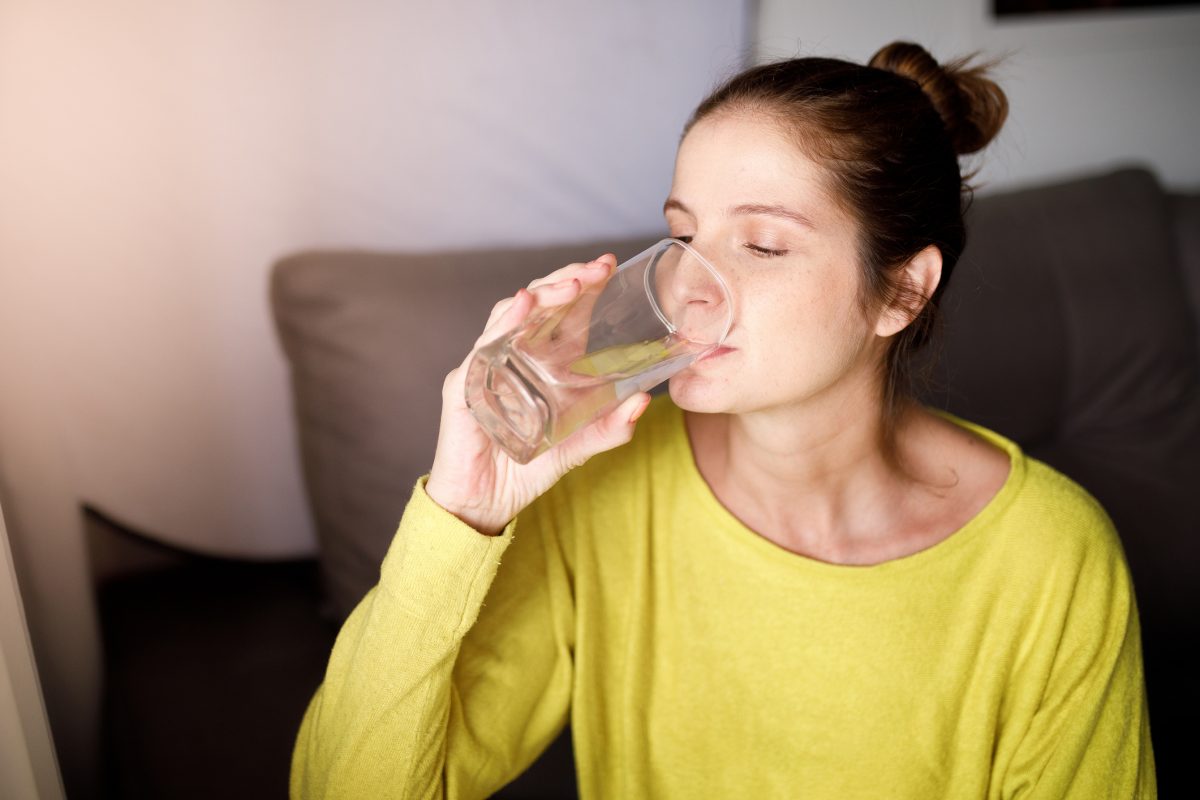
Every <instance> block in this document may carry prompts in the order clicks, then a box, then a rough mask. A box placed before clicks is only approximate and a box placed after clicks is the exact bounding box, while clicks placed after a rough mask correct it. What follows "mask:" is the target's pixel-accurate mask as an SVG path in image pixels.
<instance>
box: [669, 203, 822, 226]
mask: <svg viewBox="0 0 1200 800" xmlns="http://www.w3.org/2000/svg"><path fill="white" fill-rule="evenodd" d="M672 209H674V210H676V211H682V212H683V213H685V214H692V211H691V209H689V208H688V207H687V206H685V205H684V204H683V203H682V202H680V201H679V200H676V199H675V198H674V197H668V198H667V202H665V203H663V213H664V214H665V213H667V212H668V211H670V210H672ZM729 214H731V215H735V214H765V215H766V216H769V217H780V218H782V219H787V220H791V221H792V222H796V223H799V224H800V225H803V226H805V227H806V228H815V227H816V226H815V225H813V224H812V220H810V219H809V218H808V217H806V216H804V215H803V214H800V213H798V212H796V211H792V210H791V209H790V208H785V207H784V206H781V205H760V204H757V203H743V204H742V205H740V206H734V207H733V208H731V209H729ZM692 216H695V214H692Z"/></svg>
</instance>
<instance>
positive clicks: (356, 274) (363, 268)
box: [272, 237, 657, 617]
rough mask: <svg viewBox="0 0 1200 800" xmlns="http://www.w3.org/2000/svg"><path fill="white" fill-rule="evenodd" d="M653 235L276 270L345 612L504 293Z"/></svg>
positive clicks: (360, 256)
mask: <svg viewBox="0 0 1200 800" xmlns="http://www.w3.org/2000/svg"><path fill="white" fill-rule="evenodd" d="M656 240H657V239H651V238H645V237H643V238H638V239H633V240H625V241H616V242H614V241H605V242H593V243H583V244H578V245H570V246H560V247H550V248H541V249H526V250H496V251H477V252H461V253H438V254H425V255H403V254H378V253H365V252H313V253H305V254H301V255H297V256H294V257H292V258H287V259H284V260H283V261H281V262H279V263H278V264H277V265H276V267H275V269H274V272H273V275H272V303H273V306H274V313H275V319H276V324H277V326H278V329H279V333H280V337H281V339H282V342H283V346H284V349H285V351H286V353H287V356H288V359H289V361H290V363H291V371H292V384H293V388H294V400H295V414H296V422H297V426H298V429H299V438H300V446H301V456H302V459H303V464H304V473H305V482H306V485H307V489H308V496H309V502H310V503H311V506H312V511H313V514H314V517H315V520H316V526H317V536H318V545H319V548H320V553H319V557H320V562H321V570H322V579H323V582H324V585H325V588H326V591H327V593H328V595H329V598H330V600H331V601H332V604H333V610H334V612H335V613H336V614H337V616H339V617H345V616H346V615H348V614H349V613H350V611H351V610H352V609H353V608H354V606H355V605H356V604H357V603H358V601H359V599H361V598H362V596H363V595H364V594H366V592H367V590H368V589H370V588H371V587H372V586H374V585H375V583H376V582H377V581H378V579H379V565H380V563H381V562H382V560H383V556H384V553H385V552H386V550H387V546H388V543H389V542H390V541H391V538H392V536H393V534H394V533H395V531H396V525H397V523H398V522H399V520H400V515H401V513H402V512H403V511H404V504H405V502H406V501H407V499H408V493H409V492H410V491H411V487H412V485H413V483H414V482H415V481H416V479H417V477H418V476H420V475H422V474H424V473H425V472H428V471H429V467H430V466H431V464H432V463H433V452H434V448H435V445H436V444H437V430H438V421H439V418H440V414H441V388H442V381H443V379H444V378H445V376H446V373H448V372H449V371H450V370H451V369H453V368H454V367H456V366H457V365H458V364H460V363H461V362H462V360H463V359H464V358H465V357H466V355H467V353H468V352H469V351H470V348H471V345H472V344H473V343H474V341H475V339H476V338H477V337H478V336H479V333H480V332H481V331H482V330H483V325H484V323H485V322H486V321H487V317H488V314H489V312H490V311H491V308H492V306H493V305H494V304H495V302H496V301H498V300H500V299H501V298H504V297H508V296H511V295H512V294H513V293H514V292H515V291H516V290H517V289H518V288H520V287H522V286H525V285H526V284H528V283H529V281H531V280H533V279H534V278H538V277H541V276H542V275H545V274H547V273H549V272H551V271H553V270H555V269H558V268H559V267H561V266H563V265H564V264H568V263H571V262H572V261H581V260H584V261H586V260H588V259H591V258H594V257H596V256H599V255H601V254H603V253H605V252H613V253H615V254H616V255H617V257H618V258H619V259H621V260H624V259H625V258H627V257H629V256H632V255H634V254H636V253H638V252H640V251H641V250H643V249H645V248H646V247H648V246H649V245H650V244H652V243H653V242H654V241H656Z"/></svg>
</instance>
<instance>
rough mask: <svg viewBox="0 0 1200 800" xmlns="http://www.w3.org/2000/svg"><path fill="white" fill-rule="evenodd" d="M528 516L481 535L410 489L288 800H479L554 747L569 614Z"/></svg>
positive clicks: (334, 666) (312, 712)
mask: <svg viewBox="0 0 1200 800" xmlns="http://www.w3.org/2000/svg"><path fill="white" fill-rule="evenodd" d="M537 517H538V510H537V509H536V508H530V509H528V510H527V513H526V514H523V515H522V518H521V525H520V527H521V529H522V531H523V535H522V534H518V533H516V529H517V527H518V525H517V523H516V522H513V523H510V524H509V525H508V527H506V528H505V530H504V531H503V533H502V534H501V535H500V536H495V537H492V536H483V535H481V534H480V533H478V532H477V531H475V530H473V529H472V528H470V527H469V526H467V525H465V524H464V523H462V522H461V521H459V520H458V519H456V518H455V517H454V516H452V515H451V514H449V513H448V512H446V511H445V510H443V509H442V508H440V507H439V506H437V504H435V503H434V502H433V501H432V500H430V499H429V497H428V496H427V495H426V494H425V490H424V479H422V480H421V481H419V482H418V484H417V488H416V490H415V491H414V493H413V498H412V500H411V501H410V502H409V505H408V508H407V509H406V510H405V513H404V516H403V519H402V520H401V523H400V527H399V530H398V532H397V535H396V538H395V539H394V540H393V542H392V545H391V548H390V549H389V551H388V554H387V557H386V558H385V559H384V562H383V567H382V571H381V578H380V582H379V584H378V585H377V586H376V587H375V588H374V589H372V590H371V592H370V593H369V594H368V595H367V596H366V597H365V598H364V599H363V601H362V602H361V603H360V604H359V606H358V607H357V608H356V609H355V610H354V612H353V613H352V614H351V615H350V617H349V619H347V621H346V623H345V625H344V626H343V628H342V630H341V632H340V633H339V635H338V638H337V642H336V644H335V645H334V648H333V653H332V655H331V657H330V660H329V666H328V669H327V672H326V676H325V681H324V683H323V684H322V686H321V687H320V689H318V691H317V693H316V695H315V696H314V697H313V699H312V702H311V703H310V705H309V708H308V711H307V713H306V714H305V717H304V721H303V723H302V724H301V728H300V732H299V736H298V739H297V742H296V746H295V751H294V754H293V761H292V772H291V796H292V797H293V798H340V797H345V798H363V797H370V798H390V797H396V798H400V797H404V798H409V797H422V798H424V797H485V796H487V795H488V794H490V793H491V792H493V791H495V790H496V789H498V788H499V787H501V786H503V785H504V784H505V783H507V782H508V781H509V780H511V779H512V778H514V777H516V775H517V774H519V773H520V772H521V771H522V770H524V768H525V767H526V766H528V764H529V763H531V762H532V761H533V760H534V758H536V757H537V755H538V754H539V753H540V752H541V751H542V750H543V749H544V748H545V747H546V745H547V744H549V742H550V741H551V740H552V739H553V737H554V736H555V735H556V734H557V732H558V731H559V730H561V728H562V726H563V724H564V723H565V720H566V714H567V708H568V705H569V702H570V685H571V661H570V642H569V641H567V640H566V639H565V637H566V636H567V635H569V631H570V630H571V624H570V618H571V611H570V606H569V583H568V581H567V579H566V576H565V567H564V566H563V564H562V563H561V561H557V559H556V557H555V552H556V547H555V546H553V544H547V541H548V540H543V539H542V538H541V537H540V536H539V535H538V528H539V525H538V524H537V522H536V520H537ZM510 543H511V546H510ZM502 555H503V556H504V562H505V563H504V566H503V568H500V569H499V572H500V573H501V574H502V575H504V576H505V579H504V580H498V581H497V583H498V584H499V585H497V586H495V587H493V579H494V578H495V577H496V575H497V571H498V566H499V561H500V558H501V556H502ZM490 589H494V590H495V591H491V592H490V591H489V590H490ZM485 595H486V596H487V597H488V606H487V613H484V614H483V615H480V609H481V606H482V604H483V602H484V598H485ZM477 617H478V618H479V619H478V621H477Z"/></svg>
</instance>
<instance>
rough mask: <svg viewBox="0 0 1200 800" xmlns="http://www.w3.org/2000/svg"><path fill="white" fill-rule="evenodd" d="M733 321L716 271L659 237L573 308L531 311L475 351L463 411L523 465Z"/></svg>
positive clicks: (711, 341)
mask: <svg viewBox="0 0 1200 800" xmlns="http://www.w3.org/2000/svg"><path fill="white" fill-rule="evenodd" d="M732 322H733V301H732V298H731V297H730V294H729V288H728V286H726V284H725V281H724V279H723V278H722V277H721V275H720V273H719V272H717V270H716V269H715V268H714V267H713V265H712V264H710V263H709V262H708V261H707V260H706V259H705V258H704V257H703V256H702V255H700V253H698V252H696V250H695V248H693V247H692V246H691V245H689V244H687V243H685V242H682V241H680V240H678V239H663V240H662V241H660V242H658V243H657V244H654V245H652V246H651V247H649V248H647V249H646V250H644V251H642V252H641V253H639V254H638V255H636V256H634V257H633V258H631V259H629V260H628V261H626V262H624V263H623V264H621V265H620V266H618V267H617V268H616V270H615V271H614V272H613V273H612V275H610V276H609V278H608V279H607V280H606V281H604V282H603V283H600V284H595V285H587V286H584V287H583V289H582V291H581V292H580V294H579V295H578V296H577V297H576V298H575V299H574V300H572V301H571V302H569V303H566V304H564V305H560V306H551V307H545V308H542V307H535V308H534V309H533V311H532V312H530V315H529V317H528V318H527V319H526V320H525V321H524V322H523V323H522V324H521V325H520V326H519V327H518V328H517V329H515V330H513V331H511V332H509V333H507V334H505V335H503V336H501V337H499V338H498V339H495V340H493V341H491V342H488V343H485V344H483V345H481V346H480V347H479V348H478V349H477V350H476V351H475V352H474V353H473V354H472V357H471V359H470V363H469V365H468V367H467V377H466V400H467V405H468V407H469V408H470V409H471V412H472V413H473V414H474V416H475V418H476V420H478V422H479V424H480V426H482V427H483V429H484V430H485V431H486V432H487V433H488V434H489V435H490V436H491V437H492V439H493V440H494V441H495V442H496V443H497V444H498V445H499V446H500V447H501V448H503V449H504V450H505V452H507V453H508V454H509V455H510V456H511V457H512V458H513V460H515V461H517V462H518V463H520V464H527V463H529V461H531V460H532V459H534V458H535V457H537V456H538V455H539V454H540V453H542V452H544V451H545V450H547V449H548V448H550V447H552V446H554V445H555V444H557V443H559V442H561V441H562V440H563V439H566V438H567V437H568V436H570V435H571V434H572V433H574V432H575V431H577V430H579V429H580V428H581V427H583V426H585V425H587V424H589V423H590V422H592V421H594V420H596V419H598V418H600V417H601V416H603V415H604V414H607V413H608V412H609V411H611V410H612V409H614V408H616V407H617V406H618V405H620V404H621V402H623V401H624V400H625V399H626V398H628V397H629V396H630V395H632V394H634V393H636V392H644V391H649V390H650V389H651V388H653V387H654V386H657V385H658V384H660V383H662V382H663V381H665V380H667V379H668V378H670V377H671V376H672V375H674V374H676V373H677V372H680V371H681V370H684V369H686V368H687V367H688V366H690V365H691V364H692V363H693V362H695V361H696V359H698V358H701V357H702V356H704V355H705V354H707V353H709V352H711V351H712V350H714V349H716V348H717V347H719V346H720V345H721V343H722V342H723V341H724V339H725V336H726V335H727V334H728V333H729V327H730V325H731V324H732Z"/></svg>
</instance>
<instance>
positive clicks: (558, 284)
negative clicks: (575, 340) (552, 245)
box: [475, 253, 617, 347]
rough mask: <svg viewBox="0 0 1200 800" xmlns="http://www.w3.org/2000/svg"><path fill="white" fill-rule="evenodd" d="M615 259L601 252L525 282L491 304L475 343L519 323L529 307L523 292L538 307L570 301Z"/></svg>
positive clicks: (609, 268) (606, 272)
mask: <svg viewBox="0 0 1200 800" xmlns="http://www.w3.org/2000/svg"><path fill="white" fill-rule="evenodd" d="M616 262H617V259H616V256H614V255H613V254H612V253H605V254H604V255H602V256H600V257H599V258H597V259H595V260H593V261H589V262H587V263H577V264H568V265H567V266H565V267H563V268H562V269H558V270H555V271H554V272H551V273H550V274H549V275H547V276H545V277H544V278H538V279H537V280H535V281H533V282H532V283H530V284H529V287H528V289H522V290H518V291H517V294H516V295H514V296H513V297H506V298H504V299H503V300H501V301H500V302H498V303H496V305H494V306H493V307H492V312H491V314H490V315H488V321H487V324H486V325H485V326H484V331H483V334H482V335H481V336H480V337H479V339H477V340H476V342H475V346H476V347H478V346H479V345H480V344H482V343H484V342H488V341H491V340H492V339H495V338H497V337H499V336H501V335H503V334H505V333H507V332H508V331H510V330H512V329H514V328H516V327H517V326H518V325H520V324H521V322H522V321H523V320H524V319H525V316H526V315H527V314H528V312H529V311H530V310H531V308H526V307H525V305H524V304H523V303H522V302H521V300H520V298H521V295H522V293H523V292H524V293H525V294H528V295H531V296H532V297H533V300H534V304H536V305H537V306H540V307H542V308H552V307H554V306H561V305H565V304H567V303H569V302H571V301H572V300H574V299H575V298H576V297H577V296H578V295H579V293H580V292H581V291H582V290H583V287H584V286H589V285H592V284H595V283H599V282H601V281H604V280H607V279H608V276H609V275H610V274H612V269H613V267H615V266H616Z"/></svg>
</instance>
